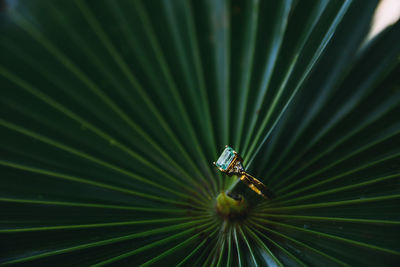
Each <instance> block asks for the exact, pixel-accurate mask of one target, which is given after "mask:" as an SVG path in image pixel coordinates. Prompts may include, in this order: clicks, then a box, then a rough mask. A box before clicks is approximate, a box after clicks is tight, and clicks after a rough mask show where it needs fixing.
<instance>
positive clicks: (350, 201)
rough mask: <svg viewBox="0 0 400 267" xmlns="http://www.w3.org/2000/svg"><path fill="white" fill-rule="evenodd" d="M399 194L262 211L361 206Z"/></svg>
mask: <svg viewBox="0 0 400 267" xmlns="http://www.w3.org/2000/svg"><path fill="white" fill-rule="evenodd" d="M399 198H400V194H394V195H385V196H380V197H369V198H362V199H359V198H358V199H351V200H343V201H330V202H322V203H315V204H304V205H294V206H282V207H272V208H269V207H266V208H264V209H263V211H285V210H301V209H315V208H325V207H334V206H343V205H352V204H363V203H369V202H377V201H385V200H392V199H399Z"/></svg>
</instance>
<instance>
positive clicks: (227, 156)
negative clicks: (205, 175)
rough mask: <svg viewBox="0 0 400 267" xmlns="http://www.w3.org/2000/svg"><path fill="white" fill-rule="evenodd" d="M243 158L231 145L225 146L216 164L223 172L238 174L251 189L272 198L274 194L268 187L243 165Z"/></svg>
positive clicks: (230, 174)
mask: <svg viewBox="0 0 400 267" xmlns="http://www.w3.org/2000/svg"><path fill="white" fill-rule="evenodd" d="M242 162H243V159H242V158H241V157H240V156H239V154H238V153H237V152H236V151H235V150H233V148H231V147H229V146H225V150H224V151H223V152H222V154H221V156H220V157H219V158H218V160H217V162H214V165H215V166H216V167H217V168H218V169H219V170H220V171H222V172H224V173H226V174H227V175H229V176H232V175H237V176H239V178H240V180H241V181H242V182H243V183H245V184H246V185H247V186H248V187H249V188H250V189H251V190H253V191H254V192H256V193H257V194H259V195H260V196H262V197H264V198H267V199H271V198H272V197H273V194H272V192H271V191H270V190H268V188H267V187H266V186H265V185H264V184H263V183H262V182H260V181H259V180H258V179H257V178H255V177H253V176H251V175H250V174H248V173H247V172H246V171H245V169H244V168H243V165H242Z"/></svg>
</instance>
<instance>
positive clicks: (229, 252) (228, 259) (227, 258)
mask: <svg viewBox="0 0 400 267" xmlns="http://www.w3.org/2000/svg"><path fill="white" fill-rule="evenodd" d="M226 242H227V246H228V253H227V256H226V267H229V266H231V264H232V263H231V257H232V228H231V229H229V232H228V237H227V240H226Z"/></svg>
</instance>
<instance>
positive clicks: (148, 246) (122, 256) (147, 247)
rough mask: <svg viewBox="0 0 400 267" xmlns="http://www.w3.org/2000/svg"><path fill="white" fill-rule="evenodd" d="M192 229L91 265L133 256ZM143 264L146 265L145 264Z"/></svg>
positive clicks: (101, 264)
mask: <svg viewBox="0 0 400 267" xmlns="http://www.w3.org/2000/svg"><path fill="white" fill-rule="evenodd" d="M210 224H211V223H210V222H209V223H206V224H203V225H201V226H199V228H203V227H204V226H208V225H210ZM193 231H194V229H188V230H185V231H182V232H180V233H178V234H175V235H172V236H169V237H167V238H164V239H161V240H159V241H156V242H153V243H150V244H149V245H146V246H143V247H140V248H137V249H135V250H132V251H130V252H127V253H124V254H121V255H118V256H116V257H113V258H110V259H108V260H105V261H101V262H98V263H96V264H94V265H92V266H104V265H107V264H110V263H114V262H117V261H119V260H122V259H125V258H127V257H130V256H133V255H135V254H138V253H140V252H143V251H146V250H148V249H151V248H154V247H157V246H159V245H162V244H166V243H169V242H171V241H174V240H176V239H178V238H181V237H184V236H187V235H188V234H190V233H192V232H193ZM198 235H199V234H198ZM145 266H146V265H145Z"/></svg>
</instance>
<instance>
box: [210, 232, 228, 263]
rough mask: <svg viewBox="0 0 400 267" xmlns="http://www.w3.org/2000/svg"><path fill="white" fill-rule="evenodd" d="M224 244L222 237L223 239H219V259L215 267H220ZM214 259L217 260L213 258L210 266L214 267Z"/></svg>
mask: <svg viewBox="0 0 400 267" xmlns="http://www.w3.org/2000/svg"><path fill="white" fill-rule="evenodd" d="M225 243H226V242H225V236H223V237H222V238H221V243H220V245H219V257H218V261H217V265H215V266H217V267H220V266H221V263H222V259H223V258H224V256H225ZM216 259H217V257H215V258H214V260H213V263H212V264H211V265H212V266H214V262H215V260H216Z"/></svg>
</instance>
